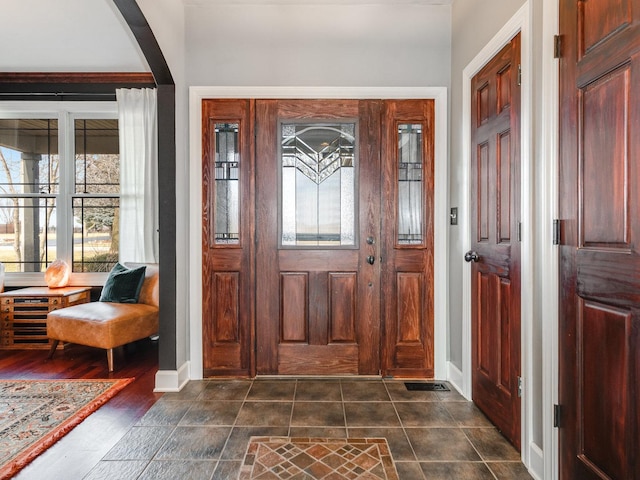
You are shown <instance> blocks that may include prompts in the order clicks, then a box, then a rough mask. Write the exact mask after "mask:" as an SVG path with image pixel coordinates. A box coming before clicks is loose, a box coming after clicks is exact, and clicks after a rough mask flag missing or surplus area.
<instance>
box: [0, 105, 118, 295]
mask: <svg viewBox="0 0 640 480" xmlns="http://www.w3.org/2000/svg"><path fill="white" fill-rule="evenodd" d="M0 118H2V119H57V120H58V156H59V158H60V167H59V168H60V170H59V180H58V193H57V195H55V197H56V248H57V255H56V258H58V259H61V260H64V261H65V262H67V263H68V264H69V266H72V253H73V251H72V249H73V199H74V198H78V197H83V196H91V195H83V194H77V193H75V154H76V152H75V126H74V123H75V120H94V119H109V120H111V119H116V120H117V119H118V105H117V103H116V102H115V101H105V102H65V101H61V102H28V101H16V102H10V101H0ZM94 196H95V195H94ZM109 196H113V195H109ZM107 276H108V272H78V273H74V272H71V275H70V278H69V285H78V286H79V285H82V286H101V285H103V284H104V282H105V281H106V279H107ZM4 283H5V285H7V286H12V287H14V286H15V287H23V286H44V285H46V283H45V281H44V272H7V273H5V281H4Z"/></svg>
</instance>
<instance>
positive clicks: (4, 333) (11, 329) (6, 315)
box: [0, 287, 91, 349]
mask: <svg viewBox="0 0 640 480" xmlns="http://www.w3.org/2000/svg"><path fill="white" fill-rule="evenodd" d="M90 294H91V287H62V288H47V287H29V288H20V289H17V290H11V291H9V292H4V293H0V349H18V348H21V349H40V348H42V349H48V348H50V346H51V342H50V341H49V338H47V314H48V313H49V312H51V311H53V310H57V309H58V308H64V307H70V306H72V305H78V304H80V303H87V302H88V301H89V299H90Z"/></svg>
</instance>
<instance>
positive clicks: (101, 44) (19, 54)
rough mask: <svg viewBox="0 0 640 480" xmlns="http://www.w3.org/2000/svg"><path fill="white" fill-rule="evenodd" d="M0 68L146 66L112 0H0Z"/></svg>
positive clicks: (120, 69)
mask: <svg viewBox="0 0 640 480" xmlns="http://www.w3.org/2000/svg"><path fill="white" fill-rule="evenodd" d="M2 20H3V21H2V28H0V71H4V72H33V71H38V72H102V71H111V72H143V71H149V67H148V66H147V63H146V60H145V59H144V56H143V55H142V53H141V51H140V49H139V47H138V44H137V42H136V41H135V39H134V38H133V35H132V34H131V31H130V30H129V28H128V26H127V25H126V23H125V22H124V20H123V19H122V16H121V15H120V12H118V10H117V9H116V7H115V6H114V4H113V2H112V1H111V0H55V1H52V0H2Z"/></svg>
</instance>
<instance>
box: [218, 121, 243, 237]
mask: <svg viewBox="0 0 640 480" xmlns="http://www.w3.org/2000/svg"><path fill="white" fill-rule="evenodd" d="M239 127H240V125H239V124H237V123H216V125H215V131H216V135H215V145H216V158H215V171H216V173H215V175H216V178H215V181H216V186H215V206H214V212H215V214H214V222H215V227H214V235H215V243H217V244H227V245H229V244H231V245H233V244H239V243H240V189H239V172H240V153H239V148H238V147H239V145H238V130H239Z"/></svg>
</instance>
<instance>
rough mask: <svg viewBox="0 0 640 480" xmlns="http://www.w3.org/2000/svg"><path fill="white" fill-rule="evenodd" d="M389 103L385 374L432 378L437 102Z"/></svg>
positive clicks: (386, 122) (384, 265)
mask: <svg viewBox="0 0 640 480" xmlns="http://www.w3.org/2000/svg"><path fill="white" fill-rule="evenodd" d="M384 107H385V108H384V115H383V133H382V135H383V150H382V151H383V152H384V159H385V160H384V162H383V172H384V173H383V183H382V191H383V193H382V198H383V214H382V218H383V234H382V235H381V237H382V239H381V241H382V260H381V268H382V302H383V314H384V325H385V330H384V364H383V369H382V373H383V375H386V376H396V377H423V378H432V377H433V375H434V354H433V338H434V336H433V187H434V183H433V173H434V102H433V101H432V100H387V101H386V102H385V106H384Z"/></svg>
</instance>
